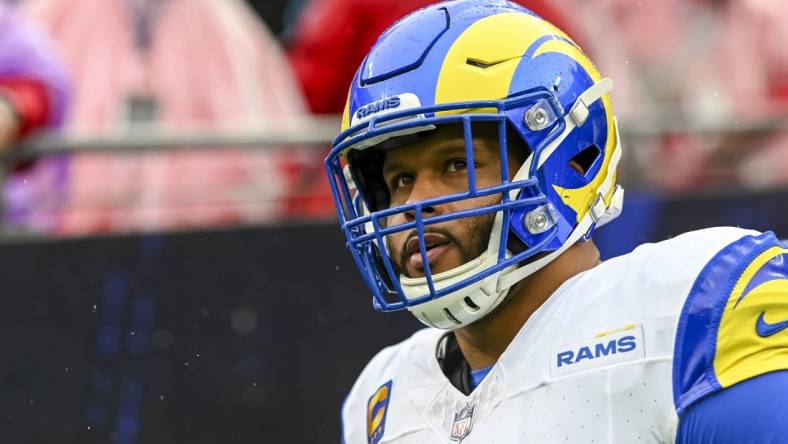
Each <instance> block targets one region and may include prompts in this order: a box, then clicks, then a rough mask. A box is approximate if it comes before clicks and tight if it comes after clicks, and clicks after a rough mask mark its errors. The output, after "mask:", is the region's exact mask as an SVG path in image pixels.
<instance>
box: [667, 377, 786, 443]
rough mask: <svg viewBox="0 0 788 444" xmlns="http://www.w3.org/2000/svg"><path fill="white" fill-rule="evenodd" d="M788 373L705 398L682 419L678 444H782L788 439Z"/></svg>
mask: <svg viewBox="0 0 788 444" xmlns="http://www.w3.org/2000/svg"><path fill="white" fill-rule="evenodd" d="M786 411H788V371H779V372H772V373H767V374H765V375H761V376H756V377H754V378H752V379H748V380H746V381H744V382H741V383H739V384H736V385H734V386H733V387H730V388H728V389H726V390H722V391H719V392H717V393H714V394H713V395H711V396H708V397H706V398H703V399H701V400H700V401H698V402H697V403H695V404H694V405H692V406H691V407H690V408H688V409H687V411H686V413H685V414H684V415H683V416H682V418H681V422H680V423H679V430H678V435H677V437H676V444H780V443H784V442H785V440H786V437H788V421H786V420H785V412H786Z"/></svg>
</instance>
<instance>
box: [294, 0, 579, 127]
mask: <svg viewBox="0 0 788 444" xmlns="http://www.w3.org/2000/svg"><path fill="white" fill-rule="evenodd" d="M515 2H516V3H519V4H521V5H522V6H525V7H526V8H528V9H530V10H531V11H533V12H535V13H536V14H539V15H540V16H542V17H543V18H545V19H546V20H548V21H550V22H551V23H553V24H554V25H556V26H558V27H559V28H561V29H562V30H564V31H566V32H569V34H571V35H572V36H573V37H575V38H577V39H579V40H580V42H578V43H581V44H582V40H583V38H582V32H581V35H580V36H578V35H577V34H578V31H577V30H576V29H574V28H570V24H569V22H568V21H567V20H566V19H565V15H564V14H563V12H562V10H560V9H558V8H559V6H558V4H557V3H553V2H547V1H538V0H515ZM433 3H436V2H435V1H430V0H397V1H380V0H310V2H309V3H308V4H307V5H306V6H305V7H304V10H303V11H302V12H301V15H300V17H299V20H298V23H297V25H296V30H295V36H294V38H293V40H292V42H291V43H290V44H289V45H288V46H289V50H288V53H289V56H290V61H291V62H292V65H293V69H294V70H295V72H296V75H297V76H298V80H299V81H300V82H301V87H302V88H303V90H304V94H305V95H306V99H307V101H308V102H309V107H310V108H311V110H312V112H313V113H316V114H339V113H341V112H342V111H343V110H344V108H345V101H346V99H347V86H348V85H349V84H350V82H351V80H353V75H354V74H355V73H356V69H358V67H359V65H361V61H362V60H364V57H365V56H366V54H367V52H369V49H370V48H371V47H372V45H373V44H374V43H375V41H376V40H377V38H378V36H380V34H381V33H383V31H385V30H386V28H388V27H389V26H390V25H391V24H393V23H394V22H395V21H397V20H398V19H400V18H402V17H404V16H405V15H407V14H408V13H410V12H412V11H415V10H417V9H419V8H422V7H424V6H427V5H430V4H433Z"/></svg>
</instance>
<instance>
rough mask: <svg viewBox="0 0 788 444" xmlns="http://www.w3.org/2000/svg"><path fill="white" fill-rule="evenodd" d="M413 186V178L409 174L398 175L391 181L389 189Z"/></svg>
mask: <svg viewBox="0 0 788 444" xmlns="http://www.w3.org/2000/svg"><path fill="white" fill-rule="evenodd" d="M412 184H413V176H411V175H409V174H400V175H397V176H396V177H394V179H393V180H392V181H391V185H392V186H391V189H392V190H396V189H399V188H407V187H409V186H411V185H412Z"/></svg>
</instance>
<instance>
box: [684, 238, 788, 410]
mask: <svg viewBox="0 0 788 444" xmlns="http://www.w3.org/2000/svg"><path fill="white" fill-rule="evenodd" d="M782 369H788V246H786V245H783V244H780V242H779V241H778V240H777V238H776V237H775V236H774V234H773V233H771V232H768V233H764V234H762V235H758V236H746V237H743V238H741V239H739V240H738V241H736V242H733V243H732V244H730V245H728V246H727V247H726V248H724V249H722V250H721V251H720V252H719V253H718V254H717V255H716V256H714V258H713V259H712V260H711V261H709V263H708V264H706V266H705V267H704V268H703V271H702V272H701V273H700V275H699V276H698V278H697V280H696V281H695V283H694V285H693V286H692V289H691V290H690V293H689V296H688V297H687V300H686V302H685V304H684V308H683V309H682V312H681V317H680V319H679V324H678V330H677V333H676V345H675V355H674V361H673V397H674V401H675V404H676V409H677V412H678V413H679V415H681V414H682V413H683V412H684V411H686V409H687V408H688V407H690V406H691V405H692V404H693V403H695V402H697V401H698V400H700V399H702V398H704V397H705V396H708V395H710V394H712V393H714V392H717V391H719V390H722V389H724V388H727V387H730V386H732V385H734V384H737V383H739V382H742V381H745V380H747V379H750V378H753V377H755V376H758V375H761V374H764V373H768V372H771V371H776V370H782Z"/></svg>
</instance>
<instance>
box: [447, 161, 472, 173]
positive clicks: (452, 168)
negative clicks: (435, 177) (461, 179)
mask: <svg viewBox="0 0 788 444" xmlns="http://www.w3.org/2000/svg"><path fill="white" fill-rule="evenodd" d="M466 169H468V162H466V160H465V159H452V160H450V161H449V162H448V165H446V171H447V172H449V173H456V172H458V171H463V170H466Z"/></svg>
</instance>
